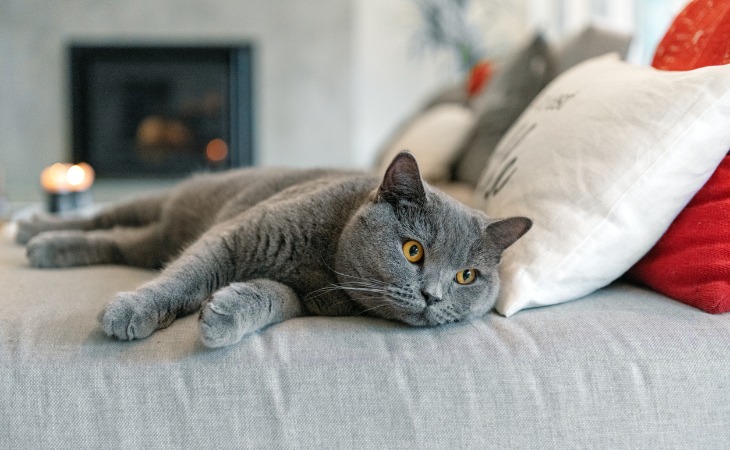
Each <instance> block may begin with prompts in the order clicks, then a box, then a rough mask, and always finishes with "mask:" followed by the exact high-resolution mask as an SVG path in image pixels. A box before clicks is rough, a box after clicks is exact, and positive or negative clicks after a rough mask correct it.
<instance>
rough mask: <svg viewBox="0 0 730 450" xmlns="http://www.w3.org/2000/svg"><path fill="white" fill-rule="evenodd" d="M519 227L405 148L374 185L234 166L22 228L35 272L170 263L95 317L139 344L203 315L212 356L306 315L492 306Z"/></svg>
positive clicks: (456, 312) (452, 311)
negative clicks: (459, 195)
mask: <svg viewBox="0 0 730 450" xmlns="http://www.w3.org/2000/svg"><path fill="white" fill-rule="evenodd" d="M531 225H532V222H531V221H530V220H529V219H527V218H524V217H513V218H509V219H502V220H493V219H489V218H488V217H487V216H486V215H485V214H483V213H481V212H479V211H476V210H472V209H470V208H467V207H465V206H463V205H462V204H460V203H458V202H457V201H455V200H452V199H451V198H450V197H448V196H446V195H445V194H443V193H441V192H440V191H437V190H435V189H433V188H431V187H430V186H428V185H426V184H424V183H423V182H422V180H421V177H420V174H419V171H418V165H417V164H416V160H415V159H414V158H413V156H412V155H411V154H409V153H407V152H404V153H400V154H399V155H397V156H396V157H395V158H394V159H393V161H392V163H391V164H390V167H389V168H388V170H387V171H386V173H385V175H384V176H383V178H382V180H380V179H378V178H376V177H374V176H372V175H368V174H364V173H360V172H343V171H331V170H329V171H327V170H281V169H279V170H273V169H240V170H236V171H231V172H226V173H223V174H217V175H200V176H197V177H193V178H192V179H190V180H188V181H186V182H183V183H182V184H181V185H180V186H178V187H177V188H175V189H172V190H170V191H169V192H167V193H165V194H162V195H159V196H154V197H149V198H146V199H143V200H138V201H134V202H130V203H127V204H122V205H120V206H116V207H112V208H110V209H108V210H106V211H104V212H102V213H100V214H98V215H96V216H94V217H92V218H88V219H65V220H64V219H55V218H52V217H50V216H47V217H35V218H33V219H32V220H30V221H24V222H20V223H19V228H18V235H17V240H18V242H20V243H27V254H28V258H29V260H30V264H31V265H32V266H35V267H68V266H77V265H87V264H104V263H120V264H130V265H135V266H141V267H148V268H160V267H162V265H163V264H167V265H166V266H165V267H164V269H163V270H162V271H161V272H160V274H159V275H158V276H157V278H156V279H154V280H152V281H150V282H148V283H146V284H144V285H142V286H141V287H139V288H138V289H137V290H134V291H131V292H121V293H119V294H117V295H116V296H115V297H114V299H113V300H111V302H109V304H108V305H107V306H106V311H105V312H104V314H103V317H102V325H103V328H104V331H105V332H106V334H108V335H109V336H114V337H116V338H118V339H141V338H145V337H147V336H149V335H150V334H151V333H152V332H154V331H155V330H157V329H160V328H164V327H166V326H168V325H170V323H172V321H174V320H175V319H176V318H177V317H180V316H182V315H185V314H189V313H191V312H194V311H197V310H199V309H201V307H202V309H201V312H200V320H199V325H200V332H201V335H202V340H203V343H204V344H205V345H207V346H209V347H221V346H225V345H230V344H233V343H235V342H237V341H239V340H240V339H241V338H242V337H243V336H244V335H246V334H248V333H251V332H254V331H256V330H259V329H261V328H263V327H265V326H267V325H270V324H273V323H277V322H280V321H283V320H286V319H290V318H293V317H298V316H302V315H307V314H318V315H327V316H341V315H357V314H369V315H374V316H378V317H382V318H386V319H394V320H398V321H401V322H405V323H407V324H410V325H415V326H429V325H439V324H445V323H450V322H457V321H461V320H467V319H470V318H474V317H478V316H481V315H483V314H484V313H486V312H487V311H488V310H489V309H491V308H492V306H493V304H494V300H495V297H496V295H497V291H498V288H499V279H498V276H497V265H498V263H499V261H500V257H501V254H502V251H503V250H504V249H506V248H507V247H508V246H510V245H511V244H512V243H513V242H515V241H516V240H517V239H519V238H520V237H521V236H522V235H523V234H524V233H526V232H527V231H528V230H529V228H530V226H531Z"/></svg>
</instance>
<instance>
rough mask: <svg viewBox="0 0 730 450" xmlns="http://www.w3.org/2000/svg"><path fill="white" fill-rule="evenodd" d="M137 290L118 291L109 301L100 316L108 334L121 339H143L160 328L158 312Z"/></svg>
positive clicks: (152, 303)
mask: <svg viewBox="0 0 730 450" xmlns="http://www.w3.org/2000/svg"><path fill="white" fill-rule="evenodd" d="M150 300H151V299H149V298H147V297H146V296H144V295H143V294H140V293H138V292H120V293H119V294H117V295H116V296H114V299H113V300H112V301H111V302H109V304H107V306H106V310H105V311H104V315H103V316H102V318H101V323H102V327H103V328H104V332H105V333H106V334H107V335H108V336H112V337H115V338H117V339H121V340H132V339H143V338H146V337H147V336H149V335H150V334H152V332H154V331H155V330H156V329H158V328H161V325H160V322H159V314H158V313H157V311H156V310H155V308H154V302H152V301H150Z"/></svg>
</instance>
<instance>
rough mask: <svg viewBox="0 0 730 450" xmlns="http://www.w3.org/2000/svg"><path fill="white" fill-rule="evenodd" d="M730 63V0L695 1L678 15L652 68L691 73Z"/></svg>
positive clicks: (659, 49)
mask: <svg viewBox="0 0 730 450" xmlns="http://www.w3.org/2000/svg"><path fill="white" fill-rule="evenodd" d="M727 63H730V0H694V1H692V2H690V3H689V4H688V5H687V6H686V7H685V8H684V10H683V11H682V12H681V13H679V15H678V16H677V18H676V19H674V22H673V23H672V25H671V26H670V27H669V30H668V31H667V34H666V35H665V36H664V38H663V39H662V41H661V42H660V43H659V46H658V47H657V49H656V53H655V54H654V61H652V63H651V65H652V66H654V67H656V68H657V69H664V70H691V69H697V68H698V67H705V66H718V65H722V64H727Z"/></svg>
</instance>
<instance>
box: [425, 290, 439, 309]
mask: <svg viewBox="0 0 730 450" xmlns="http://www.w3.org/2000/svg"><path fill="white" fill-rule="evenodd" d="M421 295H422V296H423V299H424V300H426V305H428V306H431V305H433V304H434V303H438V302H440V301H441V297H438V296H435V295H433V294H431V293H430V292H428V291H426V290H422V291H421Z"/></svg>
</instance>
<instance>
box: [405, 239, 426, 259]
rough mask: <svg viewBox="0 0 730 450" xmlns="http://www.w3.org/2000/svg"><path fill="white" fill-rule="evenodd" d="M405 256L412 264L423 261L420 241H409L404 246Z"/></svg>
mask: <svg viewBox="0 0 730 450" xmlns="http://www.w3.org/2000/svg"><path fill="white" fill-rule="evenodd" d="M403 255H404V256H405V257H406V259H407V260H408V261H410V262H412V263H417V262H419V261H421V260H422V259H423V246H422V245H421V243H420V242H418V241H408V242H406V243H405V244H403Z"/></svg>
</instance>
